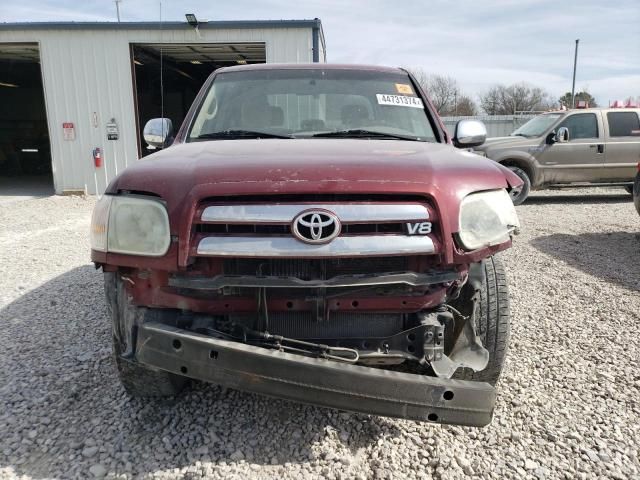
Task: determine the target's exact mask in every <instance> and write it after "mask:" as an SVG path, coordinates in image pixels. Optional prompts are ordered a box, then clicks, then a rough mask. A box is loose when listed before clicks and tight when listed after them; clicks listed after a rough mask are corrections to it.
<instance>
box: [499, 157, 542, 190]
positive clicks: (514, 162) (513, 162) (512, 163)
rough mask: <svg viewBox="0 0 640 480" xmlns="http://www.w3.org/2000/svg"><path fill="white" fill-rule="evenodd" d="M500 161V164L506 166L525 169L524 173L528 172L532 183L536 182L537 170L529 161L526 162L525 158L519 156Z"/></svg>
mask: <svg viewBox="0 0 640 480" xmlns="http://www.w3.org/2000/svg"><path fill="white" fill-rule="evenodd" d="M498 163H499V164H500V165H504V166H505V167H518V168H520V169H522V170H524V173H526V174H527V176H528V177H529V180H530V181H531V183H532V184H533V183H534V181H535V172H534V170H533V168H532V167H531V165H530V164H529V163H528V162H525V161H524V160H518V159H517V158H507V159H506V160H501V161H499V162H498Z"/></svg>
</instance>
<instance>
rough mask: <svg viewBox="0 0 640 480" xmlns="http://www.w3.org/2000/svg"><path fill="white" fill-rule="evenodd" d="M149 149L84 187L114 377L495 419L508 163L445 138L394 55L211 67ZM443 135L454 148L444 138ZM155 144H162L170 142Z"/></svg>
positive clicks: (472, 139) (510, 219) (512, 229)
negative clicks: (101, 190) (97, 193)
mask: <svg viewBox="0 0 640 480" xmlns="http://www.w3.org/2000/svg"><path fill="white" fill-rule="evenodd" d="M144 136H145V140H146V141H147V142H148V143H149V144H150V146H151V147H155V148H160V149H163V148H164V149H163V150H162V151H160V152H158V153H155V154H153V155H151V156H149V157H147V158H145V159H144V160H142V161H140V162H138V163H137V164H136V165H134V166H132V167H129V168H127V169H126V170H125V171H123V172H122V173H121V174H120V175H119V176H118V177H117V178H115V179H114V180H113V182H111V184H110V185H109V186H108V188H107V190H106V192H105V195H103V196H102V198H100V200H99V201H98V203H97V205H96V207H95V210H94V213H93V218H92V225H91V248H92V251H91V258H92V260H93V262H95V264H96V265H97V266H99V267H102V269H103V271H104V280H105V289H106V296H107V304H108V307H109V312H110V316H111V320H112V322H113V350H114V357H115V362H116V365H117V367H118V371H119V374H120V378H121V380H122V383H123V385H124V387H125V388H126V390H127V391H128V392H129V393H130V394H132V395H136V396H152V395H175V394H177V393H178V392H180V390H181V389H183V388H184V387H185V385H186V384H187V383H188V382H189V381H190V379H196V380H204V381H208V382H213V383H217V384H223V385H226V386H228V387H232V388H237V389H241V390H246V391H251V392H257V393H261V394H265V395H272V396H276V397H280V398H286V399H290V400H295V401H300V402H306V403H311V404H315V405H321V406H327V407H332V408H337V409H341V410H349V411H356V412H364V413H370V414H376V415H386V416H393V417H401V418H409V419H415V420H423V421H430V422H438V423H451V424H461V425H472V426H482V425H486V424H488V423H489V422H490V421H491V418H492V414H493V408H494V403H495V395H496V394H495V384H496V382H497V380H498V377H499V375H500V371H501V369H502V365H503V362H504V359H505V354H506V350H507V344H508V337H509V302H508V294H507V285H506V279H505V273H504V269H503V266H502V264H501V263H500V260H499V258H497V257H495V256H494V255H495V254H496V253H498V252H500V251H501V250H504V249H507V248H509V247H510V246H511V236H512V234H513V233H516V232H517V230H518V228H519V223H518V218H517V215H516V212H515V208H514V206H513V203H512V201H511V199H510V197H509V191H510V190H511V189H512V188H514V187H518V186H520V185H521V180H520V179H519V178H518V177H517V176H515V175H514V174H513V173H511V172H510V171H509V170H508V169H507V168H505V167H503V166H501V165H499V164H497V163H495V162H492V161H491V160H488V159H484V158H481V157H479V156H477V155H475V154H473V153H469V152H468V151H465V150H463V149H456V148H454V145H455V146H456V147H464V148H469V147H473V146H477V145H479V144H481V143H482V142H483V141H484V139H485V136H486V130H485V129H484V126H483V125H482V124H481V123H479V122H475V121H462V122H460V123H459V124H458V125H457V127H456V131H455V134H454V135H453V138H450V137H449V135H448V133H447V132H446V131H445V129H444V128H443V126H442V123H441V122H440V119H439V118H438V116H437V114H436V112H435V111H434V109H433V106H432V105H431V103H430V102H429V100H428V99H427V97H426V95H425V93H424V92H423V91H422V89H421V88H420V86H419V85H418V83H417V82H416V81H415V79H414V78H413V77H412V76H411V75H410V74H409V73H408V72H406V71H404V70H402V69H396V68H383V67H367V66H341V65H319V64H313V65H250V66H241V67H232V68H221V69H219V70H217V71H216V72H214V73H213V74H212V75H211V76H210V78H209V79H208V80H207V82H206V83H205V85H204V86H203V88H202V90H201V92H200V93H199V95H198V97H197V98H196V100H195V102H194V104H193V106H192V107H191V110H190V111H189V113H188V115H187V117H186V119H185V121H184V123H183V125H182V127H181V128H180V130H179V132H178V133H177V134H176V135H175V138H173V134H172V132H171V122H170V120H168V119H154V120H151V121H150V122H149V123H148V124H147V125H146V127H145V131H144ZM452 143H453V145H452ZM169 145H171V146H170V148H165V147H168V146H169Z"/></svg>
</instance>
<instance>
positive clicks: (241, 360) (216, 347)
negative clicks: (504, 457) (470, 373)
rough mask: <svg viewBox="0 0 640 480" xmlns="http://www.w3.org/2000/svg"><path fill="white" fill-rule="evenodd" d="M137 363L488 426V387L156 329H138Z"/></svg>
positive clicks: (328, 402)
mask: <svg viewBox="0 0 640 480" xmlns="http://www.w3.org/2000/svg"><path fill="white" fill-rule="evenodd" d="M136 360H137V361H138V362H140V363H141V364H144V365H146V366H148V367H151V368H156V369H160V370H165V371H168V372H172V373H175V374H178V375H184V376H187V377H191V378H195V379H198V380H203V381H207V382H212V383H216V384H220V385H224V386H227V387H231V388H236V389H239V390H244V391H248V392H254V393H259V394H263V395H270V396H274V397H279V398H284V399H288V400H294V401H298V402H303V403H309V404H313V405H319V406H323V407H331V408H336V409H340V410H347V411H353V412H359V413H367V414H374V415H382V416H389V417H398V418H407V419H411V420H420V421H430V422H436V423H445V424H455V425H468V426H476V427H480V426H484V425H487V424H488V423H489V422H490V421H491V417H492V414H493V408H494V404H495V399H496V393H495V389H494V387H493V386H491V385H490V384H488V383H482V382H471V381H462V380H447V379H442V378H437V377H429V376H424V375H416V374H409V373H402V372H395V371H389V370H382V369H378V368H369V367H363V366H359V365H350V364H345V363H341V362H337V361H332V360H326V359H322V358H310V357H306V356H302V355H297V354H291V353H285V352H281V351H277V350H272V349H267V348H262V347H256V346H252V345H247V344H243V343H239V342H234V341H229V340H222V339H217V338H212V337H209V336H205V335H201V334H198V333H192V332H188V331H185V330H181V329H178V328H175V327H172V326H168V325H164V324H161V323H156V322H149V323H144V324H142V325H140V326H139V327H138V333H137V342H136Z"/></svg>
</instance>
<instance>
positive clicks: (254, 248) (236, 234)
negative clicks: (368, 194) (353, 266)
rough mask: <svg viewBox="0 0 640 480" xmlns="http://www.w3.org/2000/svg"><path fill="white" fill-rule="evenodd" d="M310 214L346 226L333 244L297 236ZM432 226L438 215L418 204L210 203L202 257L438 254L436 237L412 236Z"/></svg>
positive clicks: (204, 216)
mask: <svg viewBox="0 0 640 480" xmlns="http://www.w3.org/2000/svg"><path fill="white" fill-rule="evenodd" d="M307 210H315V211H319V212H322V211H327V212H330V213H332V214H334V215H335V217H337V219H338V220H339V224H340V225H341V230H340V233H339V235H338V236H336V237H335V238H333V239H332V240H331V241H328V242H327V243H320V242H318V243H317V244H311V243H312V242H307V243H305V241H303V240H304V239H298V238H296V236H295V235H294V233H295V232H293V231H292V230H293V229H292V222H293V221H294V219H296V217H298V216H299V215H300V214H301V213H302V212H305V211H307ZM426 221H428V222H431V223H432V224H433V222H434V221H436V219H435V218H434V211H433V210H432V209H431V208H430V207H429V206H428V205H426V204H425V203H424V202H418V201H415V200H413V201H409V200H407V201H403V202H390V201H361V202H351V203H349V202H331V201H319V202H315V203H311V202H304V201H294V202H291V203H241V202H239V201H236V202H234V203H230V204H215V203H213V202H212V203H208V204H205V205H203V206H201V207H200V209H198V213H197V218H196V220H195V228H194V234H195V239H194V242H195V243H196V245H197V247H196V254H197V255H201V256H222V257H253V258H264V257H289V258H293V257H296V258H298V257H311V258H313V257H315V258H326V257H350V256H354V255H357V256H367V255H368V256H384V255H420V254H430V253H434V252H435V244H434V242H433V238H432V237H431V236H430V235H408V234H407V232H406V224H407V223H416V222H426Z"/></svg>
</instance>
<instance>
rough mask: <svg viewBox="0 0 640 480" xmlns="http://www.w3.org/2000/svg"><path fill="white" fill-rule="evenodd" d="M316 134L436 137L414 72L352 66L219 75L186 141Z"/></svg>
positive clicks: (328, 136)
mask: <svg viewBox="0 0 640 480" xmlns="http://www.w3.org/2000/svg"><path fill="white" fill-rule="evenodd" d="M311 137H317V138H344V137H356V138H380V139H403V140H414V141H415V140H419V141H429V142H433V141H436V137H435V134H434V131H433V128H432V127H431V124H430V122H429V118H428V117H427V112H426V111H425V109H424V106H423V103H422V100H421V99H420V97H419V96H418V95H417V94H416V92H415V90H414V87H413V85H412V83H411V81H410V79H409V76H408V75H407V74H403V73H386V72H377V71H363V70H348V69H344V70H342V69H340V70H334V69H327V70H322V69H264V70H245V71H236V72H233V71H231V72H223V73H220V74H218V75H217V76H216V77H215V80H214V81H213V83H212V84H211V87H210V89H209V91H208V92H207V95H206V97H205V99H204V101H203V102H202V105H201V106H200V109H199V111H198V113H197V115H196V117H195V120H194V122H193V123H192V126H191V130H190V132H189V134H188V140H187V141H203V140H220V139H232V138H311Z"/></svg>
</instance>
